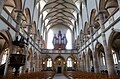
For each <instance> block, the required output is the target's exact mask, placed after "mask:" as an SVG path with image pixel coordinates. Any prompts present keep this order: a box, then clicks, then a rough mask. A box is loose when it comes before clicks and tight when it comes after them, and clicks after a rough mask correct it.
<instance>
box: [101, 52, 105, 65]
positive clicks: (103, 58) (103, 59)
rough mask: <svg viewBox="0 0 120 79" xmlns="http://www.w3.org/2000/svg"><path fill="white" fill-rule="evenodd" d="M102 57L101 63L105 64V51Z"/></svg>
mask: <svg viewBox="0 0 120 79" xmlns="http://www.w3.org/2000/svg"><path fill="white" fill-rule="evenodd" d="M100 57H101V60H100V62H101V65H105V55H104V53H102V52H101V55H100Z"/></svg>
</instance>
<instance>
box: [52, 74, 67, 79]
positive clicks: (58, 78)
mask: <svg viewBox="0 0 120 79" xmlns="http://www.w3.org/2000/svg"><path fill="white" fill-rule="evenodd" d="M53 79H67V78H66V77H65V76H64V75H63V74H56V75H55V76H54V78H53Z"/></svg>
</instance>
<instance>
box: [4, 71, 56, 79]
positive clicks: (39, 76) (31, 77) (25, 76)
mask: <svg viewBox="0 0 120 79" xmlns="http://www.w3.org/2000/svg"><path fill="white" fill-rule="evenodd" d="M54 75H55V72H54V71H40V72H30V73H22V74H20V75H18V76H17V77H15V76H14V75H13V74H11V75H8V76H6V77H5V78H3V79H48V78H49V79H52V78H53V77H54Z"/></svg>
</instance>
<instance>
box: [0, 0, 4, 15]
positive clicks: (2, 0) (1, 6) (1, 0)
mask: <svg viewBox="0 0 120 79" xmlns="http://www.w3.org/2000/svg"><path fill="white" fill-rule="evenodd" d="M4 3H5V0H0V14H1V12H2V9H3V6H4Z"/></svg>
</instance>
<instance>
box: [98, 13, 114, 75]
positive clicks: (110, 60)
mask: <svg viewBox="0 0 120 79" xmlns="http://www.w3.org/2000/svg"><path fill="white" fill-rule="evenodd" d="M104 12H105V11H100V12H99V21H100V27H101V31H102V34H101V36H102V41H103V47H104V52H105V59H106V64H107V70H108V74H109V75H116V72H115V67H114V61H113V56H112V53H111V50H110V49H109V48H108V45H107V41H106V36H105V33H104V32H103V31H104V29H105V26H104V25H103V22H104Z"/></svg>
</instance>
